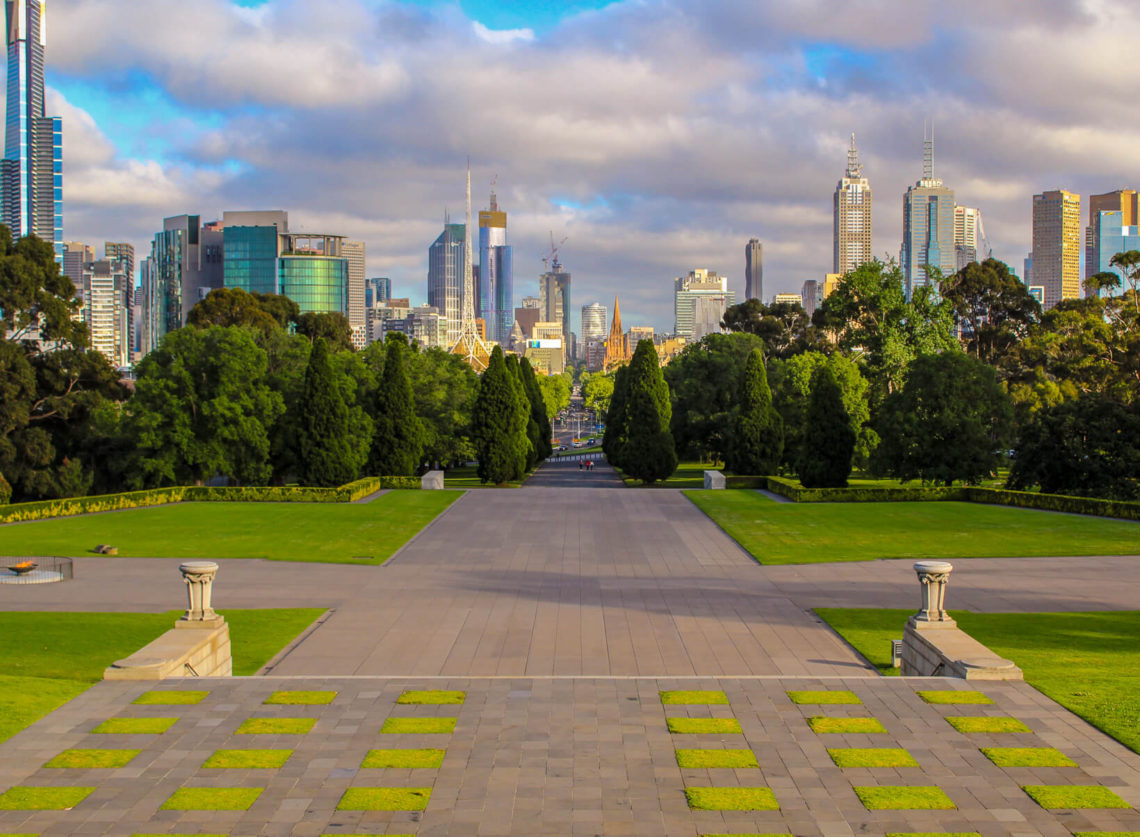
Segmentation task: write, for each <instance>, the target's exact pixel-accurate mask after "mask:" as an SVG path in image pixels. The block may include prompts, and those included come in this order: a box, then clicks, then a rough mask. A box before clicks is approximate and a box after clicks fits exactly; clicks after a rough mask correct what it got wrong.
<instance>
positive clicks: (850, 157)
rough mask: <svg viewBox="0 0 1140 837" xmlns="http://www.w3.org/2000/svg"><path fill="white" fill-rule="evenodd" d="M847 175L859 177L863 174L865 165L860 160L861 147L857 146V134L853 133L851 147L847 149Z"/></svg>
mask: <svg viewBox="0 0 1140 837" xmlns="http://www.w3.org/2000/svg"><path fill="white" fill-rule="evenodd" d="M847 176H848V177H850V178H859V177H862V176H863V166H862V164H861V163H860V162H859V149H858V148H856V147H855V134H854V132H852V134H851V147H850V148H848V149H847Z"/></svg>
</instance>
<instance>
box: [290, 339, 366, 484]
mask: <svg viewBox="0 0 1140 837" xmlns="http://www.w3.org/2000/svg"><path fill="white" fill-rule="evenodd" d="M298 414H299V416H300V428H299V432H298V434H297V454H298V456H297V458H298V461H299V473H298V477H299V479H300V481H301V484H302V485H321V486H334V485H344V484H345V483H348V482H352V481H353V480H354V479H356V478H357V476H358V474H359V472H360V465H361V463H360V462H359V461H357V457H356V456H355V455H354V453H353V451H352V446H351V445H349V443H348V406H347V405H346V404H345V403H344V399H343V398H342V397H341V394H340V391H339V390H338V389H337V385H336V381H335V380H333V373H332V368H331V367H330V366H329V350H328V346H327V345H325V341H324V340H323V339H322V338H317V340H316V342H314V343H313V350H312V352H311V353H310V354H309V365H308V367H306V369H305V383H304V388H303V389H302V391H301V400H300V404H299V410H298Z"/></svg>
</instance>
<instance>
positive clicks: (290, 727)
mask: <svg viewBox="0 0 1140 837" xmlns="http://www.w3.org/2000/svg"><path fill="white" fill-rule="evenodd" d="M316 723H317V719H316V718H247V719H246V720H244V721H242V723H241V726H240V727H238V728H237V729H236V730H234V732H235V733H236V734H237V735H305V734H307V733H308V732H309V731H310V730H311V729H312V728H313V726H314V725H315V724H316Z"/></svg>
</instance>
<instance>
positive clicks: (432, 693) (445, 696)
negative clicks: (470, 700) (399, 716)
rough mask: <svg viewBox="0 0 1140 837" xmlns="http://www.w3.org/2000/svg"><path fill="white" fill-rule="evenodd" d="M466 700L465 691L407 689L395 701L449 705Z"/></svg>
mask: <svg viewBox="0 0 1140 837" xmlns="http://www.w3.org/2000/svg"><path fill="white" fill-rule="evenodd" d="M465 700H467V693H466V692H459V691H448V690H446V689H421V690H415V689H409V690H408V691H406V692H404V693H403V694H402V695H400V697H399V698H397V700H396V703H399V704H401V705H405V706H406V705H409V704H412V705H414V704H425V705H428V706H450V705H454V704H459V703H463V701H465Z"/></svg>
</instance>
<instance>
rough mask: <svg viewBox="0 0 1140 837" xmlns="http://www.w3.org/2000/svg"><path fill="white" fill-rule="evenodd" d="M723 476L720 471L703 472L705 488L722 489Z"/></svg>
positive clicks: (723, 485) (723, 484)
mask: <svg viewBox="0 0 1140 837" xmlns="http://www.w3.org/2000/svg"><path fill="white" fill-rule="evenodd" d="M724 487H725V480H724V474H722V473H721V472H720V471H705V488H724Z"/></svg>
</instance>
